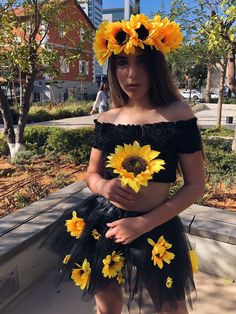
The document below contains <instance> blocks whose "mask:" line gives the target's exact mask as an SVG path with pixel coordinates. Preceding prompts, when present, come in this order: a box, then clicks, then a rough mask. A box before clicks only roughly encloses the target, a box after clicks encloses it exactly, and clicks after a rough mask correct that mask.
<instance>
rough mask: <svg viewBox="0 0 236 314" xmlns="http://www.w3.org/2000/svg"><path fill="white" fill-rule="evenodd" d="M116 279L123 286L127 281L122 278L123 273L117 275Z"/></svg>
mask: <svg viewBox="0 0 236 314" xmlns="http://www.w3.org/2000/svg"><path fill="white" fill-rule="evenodd" d="M116 279H117V281H118V284H119V285H122V284H123V283H124V282H125V280H124V278H123V276H122V273H121V271H120V272H119V273H118V274H117V277H116Z"/></svg>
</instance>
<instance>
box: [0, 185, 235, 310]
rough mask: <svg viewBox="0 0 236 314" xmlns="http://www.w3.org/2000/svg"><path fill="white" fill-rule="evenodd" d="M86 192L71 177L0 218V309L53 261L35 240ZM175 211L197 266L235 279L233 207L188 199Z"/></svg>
mask: <svg viewBox="0 0 236 314" xmlns="http://www.w3.org/2000/svg"><path fill="white" fill-rule="evenodd" d="M90 194H91V192H90V191H89V189H88V188H86V185H85V183H84V182H83V181H81V182H76V183H73V184H72V185H70V186H67V187H66V188H64V189H61V190H60V191H58V192H56V193H54V194H51V195H50V196H48V197H46V198H45V199H42V200H40V201H38V202H35V203H34V204H32V205H30V206H28V207H26V208H24V209H21V210H18V211H17V212H15V213H13V214H10V215H8V216H6V217H4V218H2V219H1V226H0V241H1V246H0V311H1V309H3V308H4V307H6V306H7V305H8V304H9V303H11V302H12V300H13V299H15V298H16V297H17V296H18V295H19V294H20V293H22V292H23V290H25V289H26V288H28V287H29V286H30V285H31V284H32V283H33V282H34V281H35V280H36V279H37V278H38V277H39V276H40V275H42V274H44V273H45V272H46V271H47V270H49V269H51V268H52V267H55V266H56V264H57V258H56V257H55V256H54V255H53V254H51V253H49V252H47V251H46V250H43V249H42V250H38V249H37V247H38V244H39V243H40V241H42V239H43V237H44V236H45V234H46V232H47V230H48V228H49V227H50V226H51V224H52V223H53V222H55V221H56V219H57V218H58V217H59V216H60V215H61V214H62V213H63V212H64V210H65V209H69V208H73V206H75V205H76V206H78V204H80V203H81V202H82V201H83V200H84V198H85V197H87V196H89V195H90ZM180 216H181V219H182V221H183V224H184V228H185V231H186V233H188V236H189V239H190V242H191V243H192V244H193V246H194V247H195V249H196V251H197V253H198V255H199V258H200V269H201V270H202V271H204V272H207V273H209V274H213V275H218V276H221V277H224V278H232V279H234V280H236V273H235V260H236V250H235V248H236V215H235V213H231V212H227V211H224V210H220V209H216V208H212V207H205V206H200V205H192V206H191V207H189V208H188V209H187V210H185V211H184V212H183V213H181V215H180Z"/></svg>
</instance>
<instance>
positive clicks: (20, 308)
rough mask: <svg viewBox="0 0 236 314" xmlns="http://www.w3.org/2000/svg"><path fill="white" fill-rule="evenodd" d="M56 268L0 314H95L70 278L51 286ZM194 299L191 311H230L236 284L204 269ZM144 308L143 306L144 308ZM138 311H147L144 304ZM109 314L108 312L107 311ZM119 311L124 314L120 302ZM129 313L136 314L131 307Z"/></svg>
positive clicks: (235, 301) (213, 313) (224, 313)
mask: <svg viewBox="0 0 236 314" xmlns="http://www.w3.org/2000/svg"><path fill="white" fill-rule="evenodd" d="M55 274H56V271H55V270H52V271H50V272H47V273H46V274H44V275H43V276H42V277H41V278H40V279H39V280H37V281H36V282H35V283H34V284H32V285H31V287H30V288H29V289H28V290H26V291H25V292H24V293H23V294H22V295H21V296H20V297H18V298H17V299H16V300H15V301H13V302H12V303H11V304H10V305H9V306H8V307H7V308H6V309H4V310H3V311H2V312H1V314H21V313H22V314H65V313H70V314H95V313H96V311H95V303H94V300H92V301H90V302H82V301H80V295H81V291H80V289H79V288H77V287H75V286H74V284H73V282H71V281H66V282H65V283H63V284H62V285H61V286H60V287H59V288H56V287H54V286H53V284H52V282H53V278H54V277H55ZM195 281H196V286H197V290H198V300H197V302H196V303H195V304H194V310H193V311H191V312H190V313H192V314H234V313H235V308H236V298H235V296H236V284H235V283H232V284H228V285H226V284H225V283H224V279H223V278H219V277H214V276H211V275H208V274H204V273H201V272H199V273H197V274H196V275H195ZM145 308H146V310H145ZM145 308H144V311H143V312H142V314H144V313H145V314H151V312H150V311H148V308H149V306H148V304H147V305H146V307H145ZM111 314H112V313H111ZM122 314H128V312H127V309H126V306H124V308H123V311H122ZM131 314H138V311H137V310H132V311H131Z"/></svg>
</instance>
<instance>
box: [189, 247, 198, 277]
mask: <svg viewBox="0 0 236 314" xmlns="http://www.w3.org/2000/svg"><path fill="white" fill-rule="evenodd" d="M189 256H190V261H191V265H192V270H193V272H194V273H196V272H197V271H198V270H199V258H198V255H197V253H196V251H195V250H190V251H189Z"/></svg>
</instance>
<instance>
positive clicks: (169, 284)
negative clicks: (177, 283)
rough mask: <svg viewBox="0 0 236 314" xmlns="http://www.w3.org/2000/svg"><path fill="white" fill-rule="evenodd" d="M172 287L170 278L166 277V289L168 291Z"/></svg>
mask: <svg viewBox="0 0 236 314" xmlns="http://www.w3.org/2000/svg"><path fill="white" fill-rule="evenodd" d="M172 285H173V279H172V278H171V277H167V279H166V288H168V289H170V288H171V287H172Z"/></svg>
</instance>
